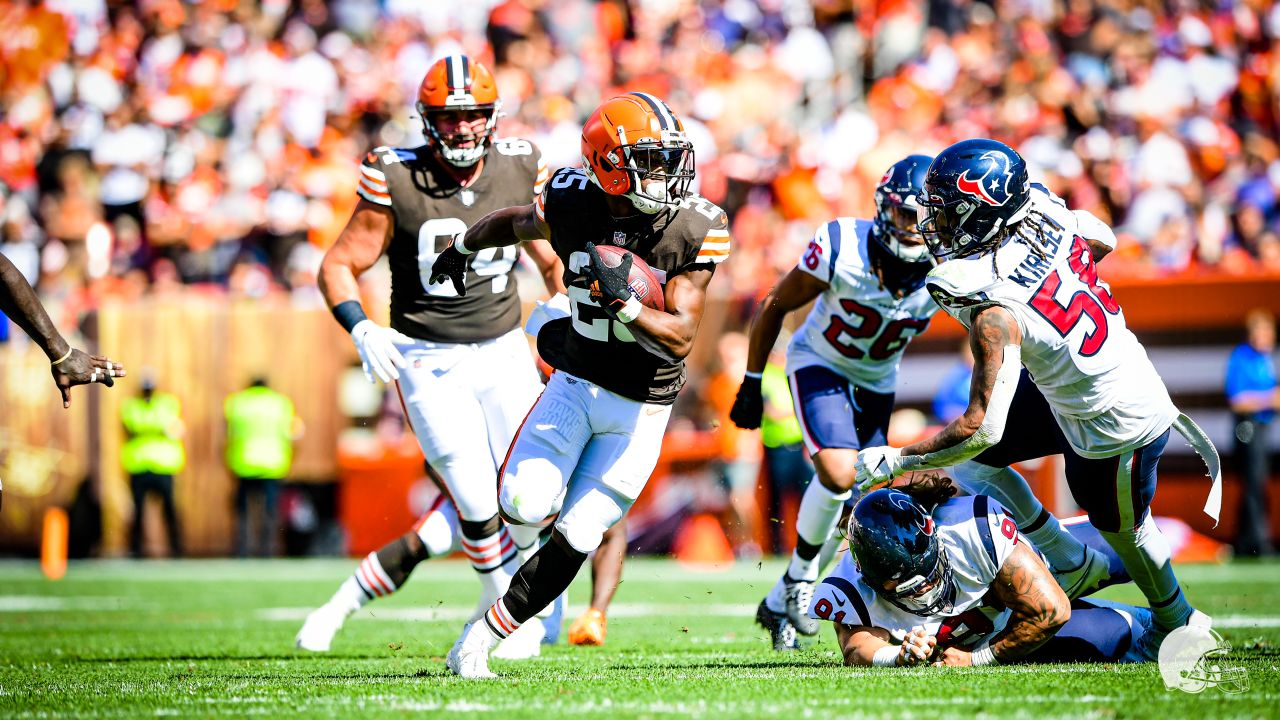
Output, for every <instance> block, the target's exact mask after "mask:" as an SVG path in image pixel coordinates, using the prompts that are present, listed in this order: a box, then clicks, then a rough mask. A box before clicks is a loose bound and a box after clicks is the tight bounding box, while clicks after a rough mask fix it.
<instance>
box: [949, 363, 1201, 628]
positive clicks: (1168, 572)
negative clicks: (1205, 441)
mask: <svg viewBox="0 0 1280 720" xmlns="http://www.w3.org/2000/svg"><path fill="white" fill-rule="evenodd" d="M1168 442H1169V429H1168V428H1166V429H1165V431H1164V433H1162V434H1161V435H1160V436H1159V437H1157V438H1156V439H1155V440H1152V441H1151V442H1150V443H1148V444H1146V445H1145V446H1143V447H1140V448H1138V449H1136V450H1134V451H1132V452H1124V453H1119V454H1117V455H1113V456H1111V457H1108V458H1098V459H1090V458H1085V457H1081V456H1080V455H1078V454H1077V453H1076V452H1075V450H1073V449H1072V447H1071V445H1070V444H1069V443H1068V442H1067V439H1066V436H1065V435H1063V433H1062V429H1061V428H1060V427H1059V426H1058V421H1057V419H1056V418H1055V417H1054V415H1053V411H1052V410H1051V409H1050V408H1049V403H1048V401H1047V400H1045V398H1044V395H1043V394H1042V393H1041V392H1040V389H1039V388H1037V387H1036V385H1035V382H1034V381H1032V379H1031V376H1030V375H1029V374H1028V373H1027V371H1026V370H1023V371H1022V377H1021V378H1020V379H1019V381H1018V389H1017V391H1016V392H1015V394H1014V396H1013V403H1012V404H1011V406H1010V408H1009V422H1008V423H1007V424H1006V427H1005V431H1004V434H1003V435H1002V436H1001V439H1000V442H999V443H997V444H996V445H994V446H993V447H991V448H988V449H987V450H986V451H984V452H983V453H982V454H980V455H978V456H977V457H976V458H974V461H975V462H977V463H979V464H982V465H987V466H989V467H1008V466H1009V465H1012V464H1014V463H1017V462H1021V461H1023V460H1031V459H1033V458H1041V457H1045V456H1048V455H1056V454H1059V453H1061V454H1062V455H1063V457H1064V458H1065V461H1066V475H1067V485H1068V486H1069V487H1070V488H1071V495H1072V497H1074V498H1075V501H1076V503H1077V504H1079V505H1080V507H1081V508H1084V510H1085V512H1087V513H1089V520H1090V522H1091V523H1092V524H1093V526H1094V527H1095V528H1097V529H1098V530H1099V531H1100V532H1101V533H1102V536H1103V538H1104V539H1105V540H1106V542H1107V544H1108V545H1110V546H1111V547H1112V548H1114V549H1115V551H1116V553H1118V554H1119V555H1120V557H1121V558H1123V559H1124V566H1125V567H1126V568H1127V569H1128V571H1129V575H1130V576H1131V577H1132V578H1133V582H1134V584H1136V585H1137V586H1138V587H1139V588H1140V589H1141V590H1142V594H1143V595H1145V596H1146V598H1147V601H1148V603H1149V604H1150V605H1151V610H1152V612H1153V613H1154V615H1155V617H1156V620H1157V621H1158V622H1159V624H1160V625H1162V626H1163V627H1165V628H1174V627H1179V626H1181V625H1184V624H1186V622H1187V619H1188V618H1189V617H1190V616H1191V613H1192V611H1193V610H1192V607H1191V605H1190V603H1189V602H1187V599H1186V596H1185V595H1183V593H1182V588H1181V587H1180V586H1179V585H1178V579H1177V577H1175V576H1174V573H1173V566H1172V552H1171V551H1170V549H1169V543H1168V541H1166V540H1165V538H1164V536H1163V535H1161V534H1160V531H1159V529H1158V528H1157V527H1156V525H1155V520H1154V519H1153V518H1151V517H1150V515H1151V513H1150V508H1151V500H1152V498H1154V497H1155V493H1156V467H1157V466H1158V465H1159V463H1160V456H1161V455H1162V454H1163V453H1164V448H1165V445H1166V444H1168Z"/></svg>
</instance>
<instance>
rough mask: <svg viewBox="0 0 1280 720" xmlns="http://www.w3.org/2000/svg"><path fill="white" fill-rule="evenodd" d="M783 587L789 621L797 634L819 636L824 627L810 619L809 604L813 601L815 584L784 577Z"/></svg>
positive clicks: (787, 576)
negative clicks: (819, 631)
mask: <svg viewBox="0 0 1280 720" xmlns="http://www.w3.org/2000/svg"><path fill="white" fill-rule="evenodd" d="M782 585H783V588H784V591H783V592H784V593H785V597H786V600H787V620H790V621H791V624H792V626H794V627H795V629H796V632H798V633H800V634H801V635H817V634H818V630H819V629H820V628H821V627H822V626H821V625H819V624H818V621H817V620H815V619H813V618H811V617H809V603H810V602H812V601H813V583H811V582H806V581H804V580H792V579H791V577H790V576H789V575H784V576H783V577H782Z"/></svg>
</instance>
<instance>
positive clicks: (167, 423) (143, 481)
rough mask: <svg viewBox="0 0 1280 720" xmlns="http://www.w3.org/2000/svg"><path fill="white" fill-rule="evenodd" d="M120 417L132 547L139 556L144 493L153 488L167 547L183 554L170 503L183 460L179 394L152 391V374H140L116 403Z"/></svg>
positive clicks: (122, 460) (176, 554) (184, 453)
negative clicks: (134, 388)
mask: <svg viewBox="0 0 1280 720" xmlns="http://www.w3.org/2000/svg"><path fill="white" fill-rule="evenodd" d="M120 420H121V422H122V423H123V424H124V431H125V435H126V436H127V439H126V440H125V443H124V447H123V448H121V450H120V464H121V465H122V466H123V467H124V471H125V472H127V473H129V485H130V486H131V488H132V489H133V507H134V511H133V512H134V517H133V531H132V537H131V538H130V540H131V545H130V547H131V550H132V552H133V556H134V557H135V558H138V557H142V523H143V517H144V512H143V509H144V508H145V507H146V501H147V495H149V494H151V493H156V494H158V495H159V496H160V501H161V503H162V505H163V507H164V519H165V524H166V525H167V526H168V530H169V553H170V554H171V555H172V556H173V557H180V556H181V555H182V531H181V528H180V527H179V525H178V513H177V511H176V510H175V509H174V505H173V477H174V475H177V474H178V473H180V472H182V468H183V467H184V466H185V465H186V463H187V455H186V451H185V450H184V449H183V447H182V435H183V423H182V408H181V406H180V405H179V404H178V398H176V397H174V396H173V395H171V394H169V393H166V392H156V380H155V378H154V377H153V376H150V375H148V376H145V377H143V379H142V391H141V392H140V393H139V394H138V395H137V396H135V397H131V398H126V399H125V401H124V402H123V403H122V404H121V406H120Z"/></svg>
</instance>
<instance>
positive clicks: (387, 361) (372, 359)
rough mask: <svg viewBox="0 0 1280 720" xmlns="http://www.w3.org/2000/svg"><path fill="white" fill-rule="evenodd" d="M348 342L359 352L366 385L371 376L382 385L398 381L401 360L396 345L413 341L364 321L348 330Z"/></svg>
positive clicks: (370, 321)
mask: <svg viewBox="0 0 1280 720" xmlns="http://www.w3.org/2000/svg"><path fill="white" fill-rule="evenodd" d="M351 339H352V340H354V341H355V343H356V350H358V351H359V352H360V364H361V366H363V367H364V376H365V377H367V378H369V382H373V378H374V376H375V375H376V376H377V378H378V379H379V380H381V381H382V382H384V383H390V382H391V381H392V380H399V379H400V368H402V367H404V365H405V361H404V355H402V354H401V353H400V348H398V347H396V345H409V344H411V343H413V338H411V337H409V336H408V335H405V334H403V333H401V332H399V331H397V330H392V329H391V328H389V327H383V326H381V325H379V324H378V323H376V322H374V321H372V320H367V319H366V320H361V321H360V322H358V323H356V326H355V327H353V328H351Z"/></svg>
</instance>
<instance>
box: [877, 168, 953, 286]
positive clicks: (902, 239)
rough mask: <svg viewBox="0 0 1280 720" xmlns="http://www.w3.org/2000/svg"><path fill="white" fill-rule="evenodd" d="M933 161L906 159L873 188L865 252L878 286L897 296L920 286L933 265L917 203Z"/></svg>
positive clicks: (890, 169)
mask: <svg viewBox="0 0 1280 720" xmlns="http://www.w3.org/2000/svg"><path fill="white" fill-rule="evenodd" d="M932 161H933V158H931V157H929V156H928V155H908V156H907V157H905V158H903V159H902V160H899V161H898V162H896V163H894V164H893V165H892V166H890V167H889V169H888V170H887V171H886V172H885V174H884V177H882V178H880V182H879V183H878V184H877V185H876V194H875V201H876V215H875V220H874V221H873V223H872V228H871V233H870V239H871V240H872V242H871V243H870V245H869V247H868V250H869V254H870V257H871V260H872V263H873V264H874V267H875V269H876V270H877V272H878V273H879V275H880V280H881V283H882V284H883V285H884V286H885V287H887V288H888V289H889V290H891V291H893V292H894V293H898V294H899V295H906V294H908V293H911V292H914V291H915V290H916V289H918V288H919V287H920V286H921V285H923V284H924V280H925V276H926V275H927V274H928V273H929V269H930V268H932V267H933V266H934V264H935V262H936V261H935V260H934V258H933V256H932V255H930V254H929V248H928V247H927V246H926V245H925V243H924V237H923V236H922V235H921V234H920V230H919V227H918V223H919V218H920V205H919V202H918V201H919V198H920V196H921V194H922V193H923V192H924V177H925V173H926V172H928V170H929V163H930V162H932Z"/></svg>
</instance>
